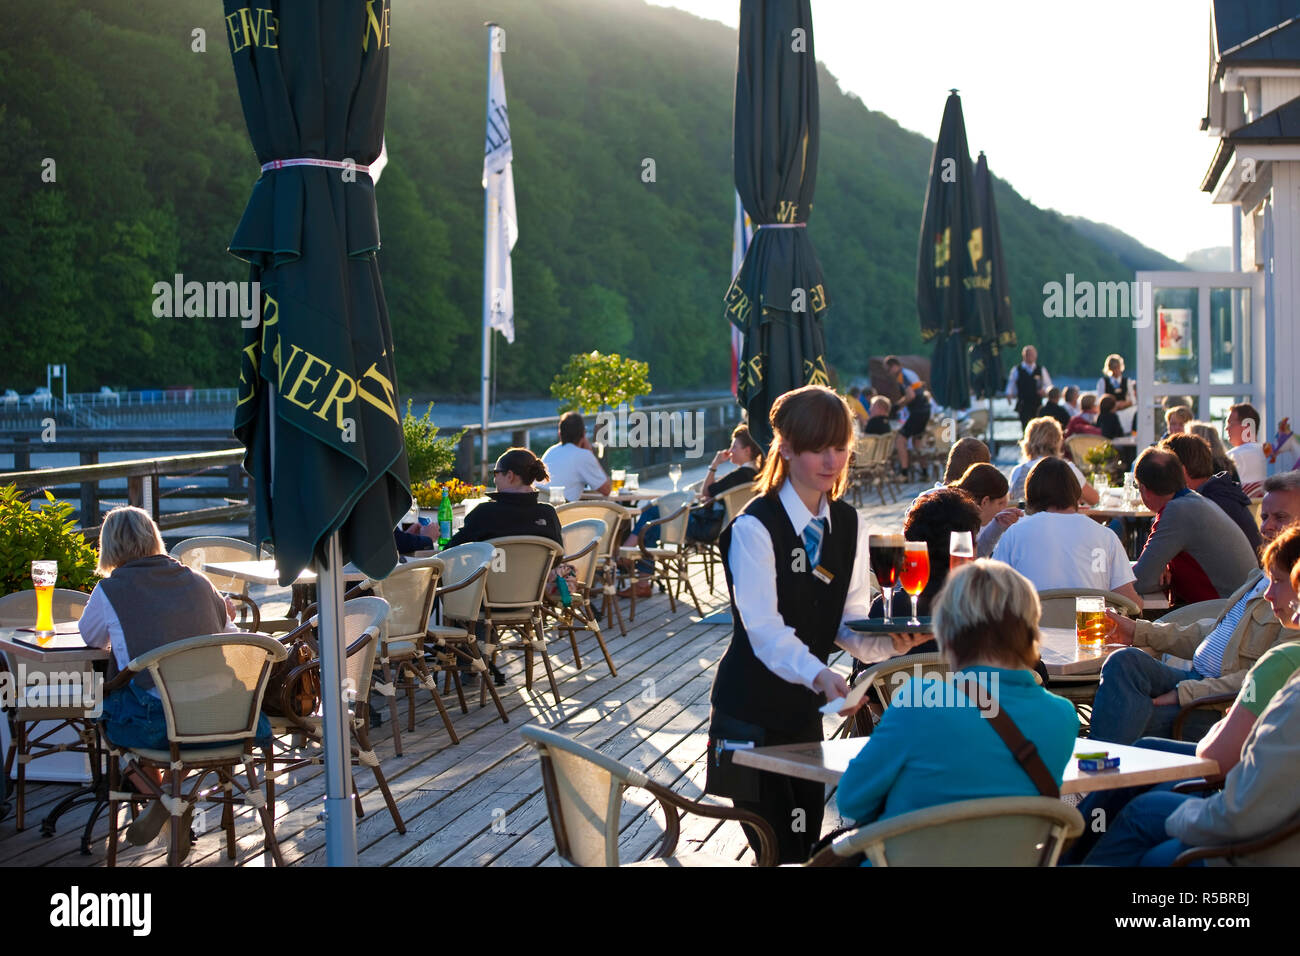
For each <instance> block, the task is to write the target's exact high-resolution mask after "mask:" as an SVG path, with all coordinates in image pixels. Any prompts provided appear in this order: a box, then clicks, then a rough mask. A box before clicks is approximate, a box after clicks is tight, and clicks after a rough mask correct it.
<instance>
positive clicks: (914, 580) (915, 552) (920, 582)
mask: <svg viewBox="0 0 1300 956" xmlns="http://www.w3.org/2000/svg"><path fill="white" fill-rule="evenodd" d="M929 580H930V548H929V545H927V544H926V543H925V542H924V541H909V542H907V544H906V546H905V548H904V551H903V590H904V591H906V592H907V593H908V594H910V595H911V597H912V619H911V620H910V621H908V622H907V623H908V624H911V625H912V626H913V627H917V626H919V625H920V623H921V621H920V619H919V618H918V617H917V616H916V601H917V599H918V598H919V597H920V596H921V592H922V591H924V590H925V586H926V584H927V583H928V582H929Z"/></svg>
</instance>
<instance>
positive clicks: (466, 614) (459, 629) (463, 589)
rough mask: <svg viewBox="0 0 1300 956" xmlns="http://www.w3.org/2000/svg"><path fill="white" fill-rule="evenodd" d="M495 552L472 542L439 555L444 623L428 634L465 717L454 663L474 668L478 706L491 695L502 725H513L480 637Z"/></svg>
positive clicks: (439, 598) (488, 545)
mask: <svg viewBox="0 0 1300 956" xmlns="http://www.w3.org/2000/svg"><path fill="white" fill-rule="evenodd" d="M495 551H496V548H495V547H494V546H493V544H492V543H491V542H490V541H471V542H468V543H466V544H459V545H457V546H456V547H454V548H448V549H447V550H446V551H443V552H441V553H440V554H439V555H438V560H439V561H440V562H442V566H443V567H442V584H441V586H440V587H439V588H438V594H437V601H438V602H439V605H440V607H441V608H442V622H441V623H440V624H432V623H431V624H430V625H429V629H428V632H427V633H428V635H429V639H430V640H432V641H433V642H434V644H435V645H436V647H437V648H438V651H437V652H438V654H439V655H440V656H442V657H443V658H444V668H443V669H444V671H445V673H446V675H447V681H453V680H454V681H455V684H456V695H457V697H459V698H460V709H461V713H465V714H467V713H469V705H468V704H467V703H466V702H465V689H464V688H463V687H462V686H461V679H460V670H459V668H457V667H453V666H452V664H454V663H466V664H469V665H470V666H471V667H473V668H474V670H475V671H476V672H477V674H478V677H479V693H478V705H479V706H480V707H483V706H485V705H486V703H487V695H488V694H491V695H492V701H493V703H495V704H496V707H497V713H498V714H500V715H501V721H502V723H509V722H510V718H509V717H508V716H507V715H506V709H505V707H504V706H503V705H502V703H501V695H500V694H498V693H497V689H496V685H495V684H493V682H492V680H491V678H490V677H489V676H488V669H487V664H486V663H484V661H483V651H482V649H481V648H480V647H479V644H478V634H477V631H478V620H479V618H480V617H482V614H483V597H484V595H485V594H486V592H487V576H488V568H489V567H490V566H491V564H492V555H493V553H494V552H495ZM443 692H444V693H450V692H451V689H450V685H449V684H444V690H443Z"/></svg>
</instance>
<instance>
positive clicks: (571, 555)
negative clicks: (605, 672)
mask: <svg viewBox="0 0 1300 956" xmlns="http://www.w3.org/2000/svg"><path fill="white" fill-rule="evenodd" d="M606 531H607V528H606V526H605V522H604V521H602V520H600V519H599V518H587V519H584V520H582V521H574V522H573V523H571V524H566V525H565V526H564V529H563V533H564V550H565V552H566V553H565V555H564V557H562V558H560V561H559V563H560V564H568V565H571V566H572V567H573V569H574V572H575V574H574V580H573V581H572V582H571V583H570V584H569V588H570V597H571V601H570V604H569V606H568V607H565V606H564V604H563V603H562V602H561V601H560V599H559V597H558V596H554V595H550V594H548V595H547V598H546V604H545V605H544V608H545V610H546V613H547V615H548V616H549V617H550V618H551V619H552V620H554V621H555V626H556V628H557V629H558V630H562V631H568V632H569V643H570V644H572V645H573V664H574V666H575V667H579V668H580V667H582V657H581V655H580V654H579V653H578V636H577V632H578V631H580V630H587V631H591V633H592V634H594V635H596V643H597V644H599V645H600V651H601V653H602V654H604V655H605V663H606V664H608V665H609V673H610V676H611V677H617V676H618V671H617V670H616V669H615V667H614V660H613V658H611V657H610V656H609V648H608V647H606V646H605V638H604V637H603V636H602V635H601V633H600V618H599V615H597V614H596V610H595V608H593V607H592V606H591V595H592V592H593V591H594V590H595V587H596V566H597V558H598V557H599V548H600V542H601V541H602V540H603V539H604V537H605V534H606Z"/></svg>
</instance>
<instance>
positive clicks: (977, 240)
mask: <svg viewBox="0 0 1300 956" xmlns="http://www.w3.org/2000/svg"><path fill="white" fill-rule="evenodd" d="M966 248H967V249H968V250H970V267H971V269H972V270H973V271H975V272H979V269H980V259H982V258H983V257H984V230H983V229H979V228H976V229H972V230H971V231H970V242H968V243H966Z"/></svg>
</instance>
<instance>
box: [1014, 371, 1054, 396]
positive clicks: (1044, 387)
mask: <svg viewBox="0 0 1300 956" xmlns="http://www.w3.org/2000/svg"><path fill="white" fill-rule="evenodd" d="M1022 368H1023V369H1024V370H1025V371H1026V372H1028V373H1029V374H1030V375H1033V374H1034V370H1035V369H1040V370H1042V373H1043V381H1042V384H1041V385H1040V386H1039V388H1040V390H1041V391H1042V393H1043V394H1044V395H1046V394H1047V393H1048V391H1049V390H1050V389H1051V387H1052V376H1050V375H1048V374H1047V369H1045V368H1043V367H1042V366H1041V365H1026V364H1025V363H1024V362H1021V363H1020V364H1019V365H1017V366H1016V367H1015V368H1013V369H1012V370H1011V374H1010V375H1008V376H1007V398H1015V397H1016V396H1017V394H1019V393H1018V392H1017V391H1016V375H1017V374H1019V372H1020V370H1021V369H1022Z"/></svg>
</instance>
